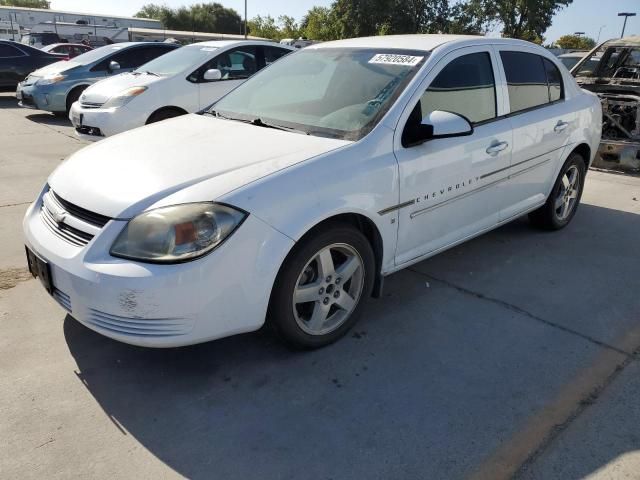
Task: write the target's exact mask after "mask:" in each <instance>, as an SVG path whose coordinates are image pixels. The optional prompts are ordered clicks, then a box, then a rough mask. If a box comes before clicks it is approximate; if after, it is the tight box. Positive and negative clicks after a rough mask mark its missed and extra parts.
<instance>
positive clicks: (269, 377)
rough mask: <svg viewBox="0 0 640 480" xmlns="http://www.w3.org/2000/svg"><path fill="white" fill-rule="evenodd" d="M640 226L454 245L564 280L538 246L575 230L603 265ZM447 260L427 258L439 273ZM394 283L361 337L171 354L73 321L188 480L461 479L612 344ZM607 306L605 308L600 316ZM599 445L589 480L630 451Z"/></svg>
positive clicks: (74, 333) (145, 440)
mask: <svg viewBox="0 0 640 480" xmlns="http://www.w3.org/2000/svg"><path fill="white" fill-rule="evenodd" d="M611 229H613V231H612V230H611ZM639 231H640V215H634V214H630V213H625V212H620V211H616V210H609V209H605V208H599V207H594V206H590V205H582V206H581V209H580V211H579V213H578V215H577V216H576V218H575V220H574V222H573V223H572V225H570V226H569V227H568V228H567V229H565V230H564V231H562V232H558V233H556V234H550V233H542V232H538V231H536V230H533V229H531V228H530V227H529V226H528V224H527V222H526V221H524V220H518V221H515V222H513V223H511V224H509V225H507V226H505V227H503V228H500V229H499V230H496V231H494V232H492V233H489V234H487V235H484V236H483V237H480V238H478V239H476V240H474V241H472V242H469V243H468V244H466V245H462V246H460V247H457V248H455V249H453V250H451V251H449V252H447V253H444V254H443V255H441V256H440V257H443V256H444V257H445V260H446V257H447V256H448V257H449V258H450V259H451V260H453V259H455V262H453V261H452V262H451V268H454V269H457V268H460V269H464V268H466V267H465V265H469V264H476V263H477V261H478V260H477V258H476V256H477V255H482V256H483V257H485V258H486V259H493V261H494V262H500V261H501V259H504V258H514V257H517V258H520V260H521V262H520V264H518V265H516V266H514V268H516V269H517V270H514V271H513V272H510V273H509V275H507V276H503V273H501V277H500V278H494V281H495V282H502V285H503V286H506V285H509V284H512V283H514V282H518V275H526V274H527V272H528V270H534V269H537V270H536V272H537V274H538V275H544V274H545V272H544V269H547V272H546V275H547V276H548V277H554V276H555V275H556V274H557V271H555V270H556V269H562V265H557V264H543V266H542V267H541V266H540V264H539V261H538V259H537V257H536V255H544V254H545V252H549V251H551V250H553V249H554V248H556V249H558V248H560V245H561V244H564V243H565V242H569V245H565V247H563V248H565V250H564V252H565V255H566V256H567V257H568V258H567V261H568V262H569V264H571V263H572V262H584V263H585V264H586V265H587V267H589V262H590V257H592V256H593V253H594V252H598V251H600V250H602V249H604V248H606V249H617V251H619V252H620V251H621V252H626V250H627V249H629V248H630V247H631V244H633V248H634V251H637V248H638V245H637V239H638V235H637V232H639ZM634 232H635V233H634ZM618 236H619V237H621V238H624V240H621V241H617V242H616V237H618ZM625 242H628V244H627V243H625ZM531 249H535V250H537V252H532V250H531ZM534 253H535V254H534ZM437 258H438V257H436V258H434V259H432V260H427V261H425V262H422V263H421V264H420V268H424V269H426V270H429V271H430V272H431V273H433V274H434V275H436V276H437V275H439V271H438V268H437V262H436V259H437ZM633 258H635V265H633V267H634V269H635V271H636V272H638V271H640V261H639V260H638V257H637V256H635V257H633ZM442 260H443V259H442V258H440V260H439V261H442ZM617 267H618V266H617V265H615V264H614V265H612V266H610V267H607V266H606V265H601V264H593V265H592V267H590V268H591V272H590V275H591V278H579V279H575V278H572V277H571V275H570V274H569V273H568V274H567V275H568V277H569V278H572V281H571V282H566V283H562V284H550V283H546V282H540V283H539V284H538V287H537V288H538V289H540V290H541V291H539V292H537V295H541V296H542V297H544V296H545V291H546V292H547V293H549V295H548V296H549V298H555V297H553V296H552V295H550V292H551V290H553V289H555V290H557V289H561V290H562V289H568V290H570V289H572V288H573V286H572V283H573V282H579V281H586V282H591V281H593V279H596V278H597V282H598V283H599V284H602V285H614V284H616V283H618V282H620V278H619V274H618V272H617ZM540 268H542V271H540ZM518 272H519V273H518ZM514 275H515V277H514ZM637 285H638V284H637V283H636V287H637ZM385 288H386V291H385V296H384V298H383V299H380V300H375V301H372V302H371V303H370V304H369V305H368V307H367V309H365V315H364V316H363V318H362V320H361V322H360V323H359V324H358V325H357V326H356V328H355V330H354V331H353V332H351V334H349V335H348V336H347V337H345V338H344V339H342V340H341V341H339V342H338V343H336V344H334V345H332V346H330V347H327V348H325V349H322V350H319V351H313V352H306V353H299V352H291V351H289V350H287V349H286V348H284V347H283V346H282V345H281V344H280V343H279V342H278V341H277V340H275V339H274V338H273V337H272V336H271V335H270V334H268V333H264V332H262V331H261V332H257V333H253V334H248V335H242V336H237V337H232V338H228V339H223V340H219V341H215V342H210V343H207V344H203V345H197V346H193V347H187V348H181V349H170V350H152V349H142V348H136V347H131V346H127V345H124V344H120V343H118V342H115V341H112V340H109V339H107V338H104V337H102V336H100V335H98V334H96V333H94V332H92V331H90V330H88V329H87V328H85V327H83V326H82V325H81V324H79V323H78V322H76V321H75V320H73V319H72V318H71V317H67V319H66V320H65V323H64V333H65V338H66V341H67V344H68V347H69V349H70V352H71V354H72V355H73V357H74V359H75V361H76V362H77V365H78V373H77V374H78V377H79V379H80V380H81V381H82V382H83V383H84V385H85V386H86V388H87V389H88V390H89V391H90V392H91V394H92V395H93V397H94V398H95V399H96V401H97V402H98V403H99V404H100V406H101V407H102V409H103V410H104V412H105V414H106V415H108V416H109V417H110V418H111V419H112V420H113V422H114V424H115V425H116V426H117V427H118V428H120V429H121V430H122V431H123V433H125V432H126V434H131V435H133V436H134V437H135V438H136V439H137V440H138V441H139V442H140V443H141V444H142V446H143V447H145V448H146V449H148V450H149V451H150V452H151V453H152V454H154V455H155V456H156V457H157V458H159V459H160V460H161V461H163V462H165V463H166V464H167V465H168V466H170V467H171V468H172V469H174V470H176V471H177V472H178V473H180V474H182V475H184V476H186V477H188V478H211V477H212V474H215V476H216V477H217V478H226V479H235V478H238V479H247V478H306V479H320V478H322V479H326V478H368V479H375V478H380V479H388V478H403V479H414V478H416V479H417V478H421V479H422V478H451V479H453V478H463V477H466V476H468V475H469V474H470V473H472V472H473V471H474V470H475V469H476V468H478V466H479V465H481V464H482V462H483V461H484V460H485V459H486V458H487V457H489V456H490V455H491V454H492V453H493V452H494V451H496V449H498V448H500V447H502V446H503V445H505V444H508V442H510V441H511V440H512V439H513V438H516V435H517V433H518V431H519V428H521V426H522V425H523V424H524V423H526V422H527V421H529V420H530V419H531V418H532V417H533V416H535V415H544V412H545V410H544V407H545V406H546V405H548V404H549V402H550V401H551V400H552V399H555V398H556V397H557V396H558V395H561V394H562V391H563V387H565V386H566V385H567V384H568V383H569V382H570V381H571V380H572V379H573V378H574V377H575V376H576V375H578V373H579V372H581V371H583V370H584V369H586V368H588V367H589V366H590V365H591V363H592V360H593V359H594V358H595V357H596V355H597V354H598V353H599V352H601V347H600V346H598V345H595V344H593V343H590V342H589V341H586V340H585V339H584V338H581V337H579V336H577V335H574V334H571V333H568V332H567V331H565V330H562V329H556V328H554V327H552V326H549V325H548V324H544V323H542V322H538V321H536V320H534V319H532V318H529V317H527V316H525V315H522V314H520V313H518V312H517V311H514V310H511V309H509V308H505V307H504V306H503V305H499V304H496V303H495V302H490V301H487V300H485V299H482V298H480V297H478V296H475V295H472V294H469V293H464V292H462V291H459V290H458V289H455V288H450V287H448V286H446V285H444V284H441V283H439V282H434V281H429V280H428V279H427V278H426V277H425V276H424V275H423V274H420V273H417V272H414V271H403V272H400V273H398V274H395V275H393V276H391V277H389V278H388V281H387V282H386V285H385ZM619 295H624V296H626V297H628V298H625V302H627V303H625V308H626V309H627V310H629V309H631V310H632V311H627V310H625V311H624V312H616V315H612V317H611V318H612V320H615V319H617V318H618V316H620V315H622V316H624V315H635V318H636V321H637V314H638V312H639V311H640V300H636V298H637V288H636V289H635V291H634V290H633V289H625V290H623V291H622V292H619ZM584 302H585V303H586V304H589V303H590V302H593V299H591V298H589V297H587V298H584ZM595 304H596V307H594V309H593V311H592V315H593V316H597V315H600V314H601V313H602V312H600V311H598V309H600V308H602V307H601V306H600V304H599V303H597V302H595ZM587 315H589V314H587ZM212 316H213V313H212ZM585 321H589V318H586V319H585ZM611 327H612V328H615V327H616V326H615V325H612V326H611ZM618 445H619V443H618ZM537 447H538V445H537V444H535V445H529V446H526V448H529V449H531V451H533V450H535V449H536V448H537ZM598 448H599V456H598V457H594V459H595V458H597V459H598V461H595V460H594V461H585V462H584V463H583V466H582V469H581V470H580V472H579V473H580V475H579V476H576V477H575V478H579V477H582V476H586V475H587V474H589V473H590V472H593V471H594V470H596V469H597V468H598V467H599V466H601V463H600V462H602V461H603V459H611V458H614V457H617V456H618V455H620V454H621V453H624V452H622V451H620V448H619V447H617V448H616V449H615V450H611V451H609V450H608V446H607V444H606V443H602V444H600V445H599V446H598ZM636 448H637V445H629V449H636ZM88 460H89V459H88ZM565 478H566V477H565Z"/></svg>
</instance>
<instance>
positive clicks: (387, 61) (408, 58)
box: [369, 53, 424, 67]
mask: <svg viewBox="0 0 640 480" xmlns="http://www.w3.org/2000/svg"><path fill="white" fill-rule="evenodd" d="M423 58H424V57H414V56H413V55H396V54H393V53H378V54H377V55H374V56H373V58H372V59H371V60H369V63H379V64H383V65H406V66H408V67H415V66H416V65H417V64H419V63H420V62H421V61H422V59H423Z"/></svg>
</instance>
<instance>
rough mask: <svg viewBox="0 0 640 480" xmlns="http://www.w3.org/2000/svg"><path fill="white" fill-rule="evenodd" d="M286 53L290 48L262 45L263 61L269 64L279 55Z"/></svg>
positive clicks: (289, 51) (282, 55)
mask: <svg viewBox="0 0 640 480" xmlns="http://www.w3.org/2000/svg"><path fill="white" fill-rule="evenodd" d="M287 53H291V50H287V49H285V48H277V47H264V63H265V64H266V65H271V64H272V63H273V62H275V61H276V60H278V59H279V58H280V57H284V56H285V55H286V54H287Z"/></svg>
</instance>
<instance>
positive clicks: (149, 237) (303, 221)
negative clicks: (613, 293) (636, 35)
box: [24, 35, 601, 348]
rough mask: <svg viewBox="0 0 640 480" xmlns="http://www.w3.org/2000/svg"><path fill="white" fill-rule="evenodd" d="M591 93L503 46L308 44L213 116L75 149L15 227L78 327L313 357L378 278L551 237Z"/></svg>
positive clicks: (571, 183)
mask: <svg viewBox="0 0 640 480" xmlns="http://www.w3.org/2000/svg"><path fill="white" fill-rule="evenodd" d="M600 120H601V107H600V102H599V101H598V99H597V97H595V96H594V95H593V94H591V93H588V92H585V91H583V90H581V89H580V88H578V87H577V85H576V83H575V81H574V79H573V78H572V77H571V76H570V75H569V73H568V72H567V71H566V69H565V68H560V63H559V62H558V60H557V59H556V58H555V57H554V56H553V55H551V54H550V53H548V52H547V51H546V50H545V49H543V48H541V47H538V46H536V45H533V44H530V43H527V42H523V41H519V40H510V39H496V38H485V37H462V36H446V35H409V36H380V37H374V38H359V39H351V40H343V41H337V42H328V43H322V44H318V45H313V46H310V47H307V48H305V49H304V50H301V51H300V52H298V53H296V54H295V55H290V56H286V57H284V58H283V59H282V60H280V61H278V62H277V63H275V64H274V65H273V66H271V67H270V68H268V69H265V70H264V71H262V72H260V73H259V74H257V75H255V76H254V77H252V78H251V79H249V80H248V81H247V82H246V83H244V84H243V85H241V86H240V87H238V88H237V89H236V90H234V91H233V92H231V93H230V94H228V95H227V96H226V97H224V98H223V99H222V100H220V101H219V102H217V104H215V105H214V107H213V108H212V109H211V110H209V111H208V112H207V113H205V114H202V115H187V116H184V117H180V118H176V119H172V120H168V121H165V122H161V123H158V124H154V125H150V126H147V127H144V128H141V129H137V130H135V131H131V132H127V133H124V134H122V135H118V136H117V137H114V138H111V139H107V140H105V141H103V142H100V143H98V144H95V145H92V146H90V147H87V148H86V149H84V150H81V151H79V152H77V153H75V154H73V155H72V156H71V157H70V158H69V159H67V160H66V161H65V162H64V163H63V164H62V165H61V166H59V167H58V168H57V169H56V170H55V171H54V172H53V174H52V175H51V176H50V178H49V180H48V183H47V185H46V186H45V187H44V189H43V190H42V192H41V194H40V195H39V196H38V198H37V199H36V201H35V202H34V203H33V205H31V207H30V208H29V209H28V211H27V214H26V217H25V219H24V232H25V237H26V244H27V257H28V261H29V267H30V269H31V272H32V273H33V274H34V275H37V276H39V277H40V278H41V280H42V283H43V285H44V286H45V288H46V289H47V290H48V291H49V292H50V293H51V294H52V295H53V297H54V298H55V299H56V300H57V301H58V302H59V303H60V304H61V305H62V307H63V308H65V309H66V310H67V311H68V312H69V313H70V314H71V315H72V316H73V317H74V318H76V319H77V320H78V321H80V322H82V323H83V324H84V325H86V326H87V327H89V328H91V329H94V330H96V331H97V332H100V333H102V334H104V335H106V336H108V337H112V338H114V339H117V340H120V341H123V342H127V343H131V344H136V345H145V346H151V347H170V346H177V345H187V344H193V343H198V342H204V341H207V340H212V339H216V338H220V337H224V336H227V335H232V334H236V333H240V332H247V331H251V330H256V329H258V328H260V327H261V326H262V325H263V323H264V322H265V320H266V321H267V322H268V323H270V324H271V325H272V326H273V327H274V328H275V330H276V331H277V332H278V333H279V334H280V335H281V336H282V337H283V338H284V339H285V340H286V341H287V342H289V343H290V344H291V345H294V346H296V347H301V348H315V347H320V346H323V345H326V344H328V343H330V342H333V341H335V340H336V339H338V338H339V337H341V336H343V335H344V334H345V333H346V332H347V330H348V329H349V328H350V327H351V326H352V325H354V322H356V320H357V317H358V314H359V313H361V311H362V306H363V304H364V303H365V301H366V300H367V299H368V298H369V297H371V296H372V295H373V296H378V295H379V294H380V292H381V289H382V280H383V278H384V277H385V276H387V275H389V274H391V273H393V272H395V271H398V270H400V269H402V268H405V267H407V266H409V265H412V264H414V263H416V262H419V261H421V260H424V259H425V258H428V257H430V256H432V255H435V254H437V253H438V252H441V251H443V250H445V249H447V248H450V247H452V246H454V245H456V244H459V243H461V242H463V241H465V240H468V239H470V238H472V237H474V236H476V235H480V234H482V233H484V232H487V231H489V230H491V229H494V228H496V227H498V226H499V225H502V224H504V223H506V222H509V221H511V220H513V219H514V218H516V217H519V216H521V215H525V214H529V216H530V218H531V220H532V222H533V223H534V224H535V225H536V226H539V227H542V228H547V229H560V228H563V227H565V226H566V225H567V224H568V223H569V222H570V221H571V219H572V218H573V216H574V215H575V213H576V210H577V208H578V204H579V202H580V196H581V194H582V189H583V185H584V180H585V175H586V173H587V169H588V167H589V165H590V163H591V161H592V160H593V156H594V154H595V152H596V150H597V147H598V142H599V140H600V129H601V121H600Z"/></svg>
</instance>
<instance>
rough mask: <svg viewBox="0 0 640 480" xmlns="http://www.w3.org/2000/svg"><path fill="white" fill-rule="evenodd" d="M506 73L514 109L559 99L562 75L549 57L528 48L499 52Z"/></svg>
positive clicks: (513, 111) (532, 106) (518, 110)
mask: <svg viewBox="0 0 640 480" xmlns="http://www.w3.org/2000/svg"><path fill="white" fill-rule="evenodd" d="M500 58H501V59H502V65H503V66H504V71H505V74H506V76H507V86H508V89H509V104H510V107H511V113H515V112H520V111H523V110H528V109H530V108H535V107H539V106H542V105H546V104H548V103H550V102H553V101H556V100H560V99H561V98H562V95H563V87H562V76H561V75H560V71H559V70H558V68H557V67H556V66H555V65H554V64H553V63H552V62H551V61H549V60H547V59H545V58H543V57H541V56H540V55H535V54H533V53H525V52H509V51H502V52H500Z"/></svg>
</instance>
